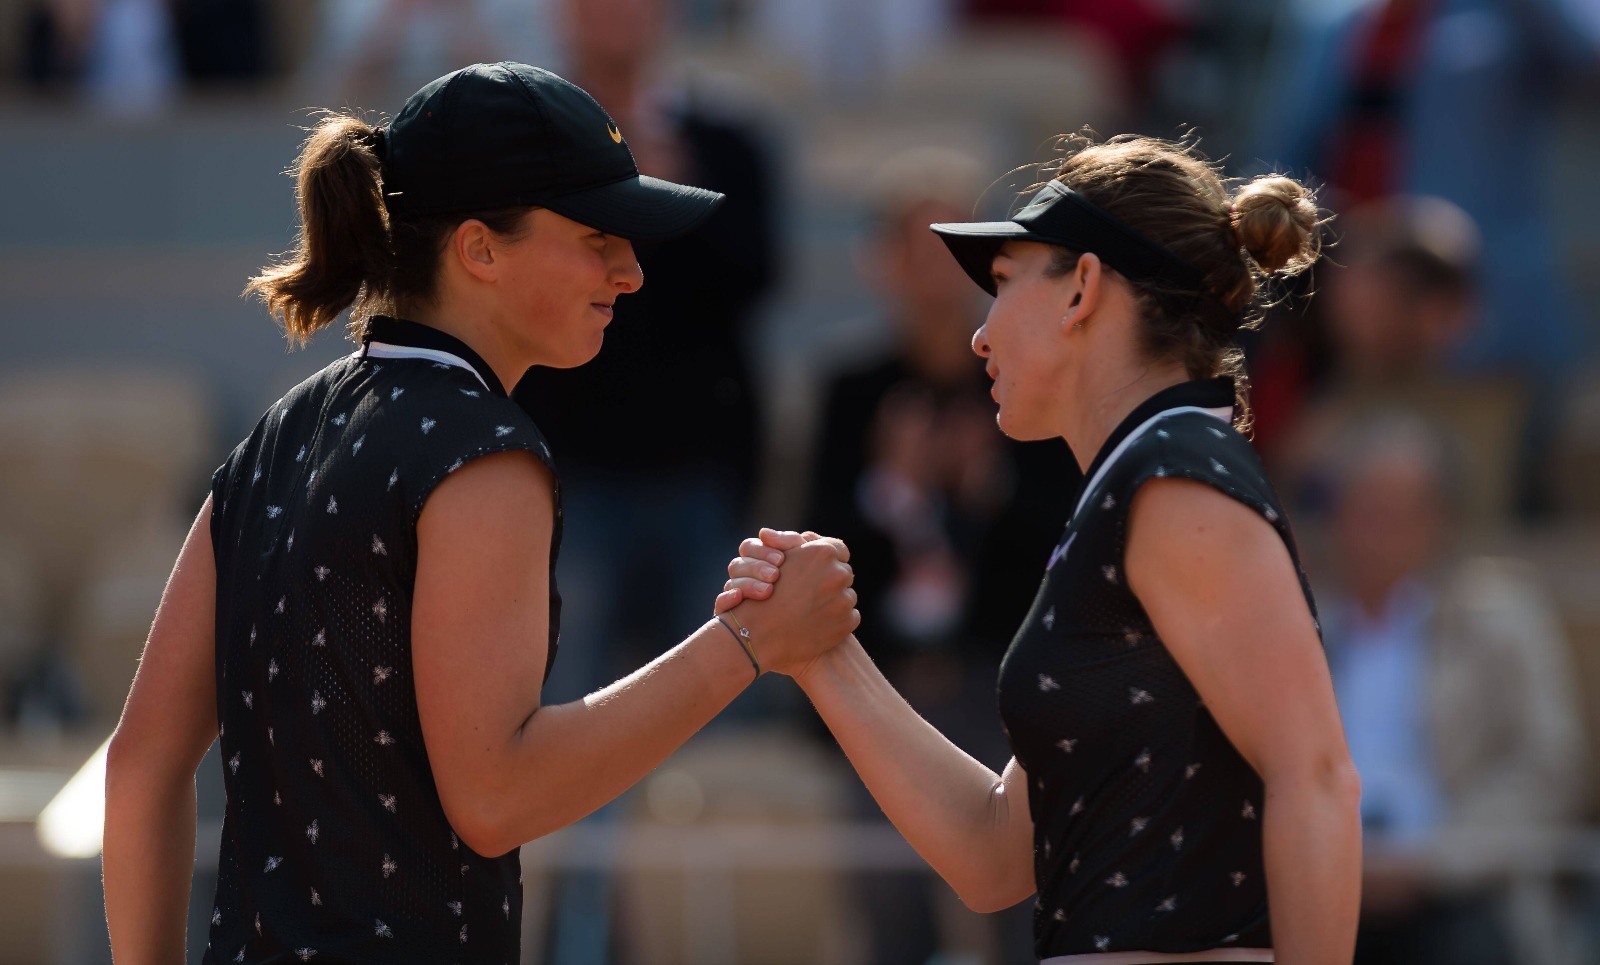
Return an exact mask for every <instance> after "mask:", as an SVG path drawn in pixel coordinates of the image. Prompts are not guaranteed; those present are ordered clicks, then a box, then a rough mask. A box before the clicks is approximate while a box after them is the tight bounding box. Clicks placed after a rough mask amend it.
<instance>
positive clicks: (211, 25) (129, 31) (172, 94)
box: [23, 0, 270, 116]
mask: <svg viewBox="0 0 1600 965" xmlns="http://www.w3.org/2000/svg"><path fill="white" fill-rule="evenodd" d="M267 20H268V18H267V9H266V6H265V3H264V0H34V2H33V3H32V4H31V5H30V6H29V9H28V11H27V13H26V14H25V15H24V18H23V30H24V33H25V37H24V41H23V73H24V76H25V77H26V78H27V79H28V81H29V82H30V83H32V84H34V85H35V86H36V87H39V88H43V89H50V88H59V87H64V86H69V85H78V84H81V85H82V88H83V93H84V95H85V96H86V97H87V99H88V101H89V103H90V104H91V105H92V106H94V107H96V108H97V109H100V110H102V111H105V112H107V113H111V114H117V115H123V116H144V115H151V114H158V113H160V112H162V111H164V110H166V109H167V108H168V107H170V106H171V105H172V104H173V103H174V102H175V101H176V99H177V97H178V95H179V93H180V92H181V87H182V85H183V84H184V83H185V82H187V83H190V84H210V83H215V82H218V81H234V82H237V81H254V80H259V79H261V78H263V77H265V76H266V74H267V70H268V66H269V47H270V37H269V33H268V22H267Z"/></svg>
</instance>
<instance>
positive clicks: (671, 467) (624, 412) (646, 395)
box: [515, 0, 776, 706]
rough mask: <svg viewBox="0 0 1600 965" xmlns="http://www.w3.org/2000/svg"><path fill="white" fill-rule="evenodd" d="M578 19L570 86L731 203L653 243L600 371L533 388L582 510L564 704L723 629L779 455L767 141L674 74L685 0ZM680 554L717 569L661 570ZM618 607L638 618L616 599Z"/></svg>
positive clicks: (640, 1)
mask: <svg viewBox="0 0 1600 965" xmlns="http://www.w3.org/2000/svg"><path fill="white" fill-rule="evenodd" d="M562 13H563V15H564V16H565V19H566V23H567V27H568V40H569V43H570V51H569V57H568V59H569V63H570V67H569V68H568V70H567V72H566V76H567V77H570V78H571V79H572V81H573V82H574V83H576V84H579V85H580V86H582V87H583V88H584V89H585V90H587V91H589V92H591V93H592V94H594V96H595V99H596V100H598V101H599V102H600V103H601V104H603V105H605V108H606V110H607V111H609V112H610V114H611V116H612V117H613V118H614V119H615V120H616V122H617V126H618V128H619V129H620V130H621V132H622V136H623V137H624V138H626V139H627V142H628V146H629V147H630V148H631V149H632V150H633V153H634V156H635V158H637V160H638V164H639V170H640V171H641V172H642V173H644V174H646V175H655V176H659V177H663V178H669V179H675V178H687V179H689V180H691V181H693V182H694V183H695V184H702V185H704V186H706V187H708V188H713V189H715V190H718V191H722V192H724V193H726V194H727V200H726V201H725V202H723V205H722V207H721V208H720V209H719V210H718V212H717V213H716V214H715V215H713V216H712V218H711V220H710V221H709V222H707V224H706V225H705V226H704V227H703V228H701V229H699V230H698V231H696V232H695V233H694V234H692V235H690V236H689V237H687V238H682V239H678V240H676V241H673V242H671V243H669V244H665V245H659V246H653V245H639V246H636V249H635V250H636V252H637V254H638V257H639V264H640V265H641V267H642V268H643V269H644V277H645V284H644V286H643V287H642V288H641V289H640V290H639V291H638V292H637V293H635V294H632V295H629V296H627V297H625V298H622V299H620V300H619V301H618V302H617V304H616V314H615V316H614V318H613V321H612V323H611V329H610V331H609V332H608V334H607V337H606V340H605V345H604V347H603V348H601V350H600V354H599V356H598V357H596V358H595V360H594V361H592V362H590V363H589V364H587V365H585V366H583V367H581V368H578V369H570V370H560V371H558V370H554V369H534V370H532V371H530V372H529V373H528V375H527V377H525V378H524V379H523V380H522V383H521V384H520V385H519V386H518V387H517V389H516V392H515V395H516V397H517V399H518V400H519V401H520V402H521V403H522V404H523V405H524V406H526V407H527V408H528V410H529V411H530V412H532V413H533V415H534V418H535V419H536V420H537V421H538V423H539V426H540V428H542V429H543V430H544V432H545V434H546V436H548V438H549V440H550V445H551V448H552V449H554V450H555V453H556V458H557V459H558V460H560V463H561V469H562V480H563V485H564V489H565V492H564V497H565V499H566V507H567V521H566V532H565V536H564V537H563V541H562V551H561V587H562V591H563V593H564V594H566V595H567V598H568V600H569V601H571V602H569V605H568V609H567V611H566V612H568V613H570V614H572V615H573V616H574V621H573V622H570V623H568V624H566V626H564V628H563V630H564V633H563V637H564V639H565V640H567V641H569V645H568V646H567V647H565V648H563V650H562V659H561V660H560V661H557V663H556V667H555V671H554V673H553V674H552V676H551V679H550V682H549V684H548V685H547V688H546V699H547V700H561V699H572V698H574V697H577V696H580V695H581V694H583V693H586V692H587V691H588V689H590V688H593V687H595V686H598V685H599V684H601V683H604V682H605V681H606V680H610V679H613V678H614V677H615V676H616V674H614V673H612V669H619V670H625V669H626V668H623V667H622V665H621V662H626V661H629V660H637V659H639V658H640V657H641V656H645V654H641V653H637V652H635V653H633V654H632V655H627V653H628V651H630V650H637V649H638V648H639V647H644V648H648V649H649V653H648V655H649V656H653V655H654V654H655V653H656V652H657V651H658V650H660V649H662V648H664V647H665V646H666V645H667V644H669V643H672V642H675V641H676V640H678V639H679V637H680V636H681V635H682V634H685V633H687V632H689V631H690V630H691V629H693V628H694V627H695V626H697V625H699V624H700V623H701V622H703V621H704V620H705V618H706V616H707V614H706V613H705V611H704V609H703V606H704V604H703V600H704V593H705V590H706V588H707V587H712V588H715V587H717V586H719V585H721V583H722V582H723V580H725V579H726V578H727V575H726V566H727V562H728V559H729V558H730V556H731V554H732V553H733V551H734V550H736V549H737V548H738V544H739V539H740V537H741V536H742V535H745V534H744V533H743V528H744V527H745V525H746V507H747V495H748V493H749V492H750V489H751V486H752V483H753V473H754V470H755V468H756V466H757V464H758V462H759V458H760V453H761V440H760V426H761V424H762V421H761V418H760V414H759V413H758V411H757V404H758V402H759V397H758V396H757V394H756V393H755V392H754V390H753V389H752V387H751V385H750V375H749V361H748V358H749V329H750V325H751V324H752V322H753V320H754V312H755V310H756V307H757V306H758V304H759V301H760V298H761V296H762V295H763V294H764V293H765V292H766V291H767V290H768V288H769V286H770V284H771V282H772V278H773V272H774V268H775V262H776V250H775V249H776V241H775V232H774V224H773V215H772V210H771V207H772V188H771V182H772V174H771V168H770V164H769V162H768V160H767V158H766V156H765V154H764V151H763V147H762V144H761V139H760V134H759V132H758V131H757V130H756V128H755V126H754V125H753V123H752V122H751V121H750V120H749V119H746V118H745V117H742V116H741V115H740V113H739V112H738V111H737V110H735V109H734V108H733V107H732V106H730V105H728V104H725V103H719V102H716V101H714V100H713V99H712V98H710V97H709V96H707V95H706V92H704V91H701V90H698V89H696V88H694V87H692V86H691V85H690V84H689V83H688V82H687V81H686V80H685V79H684V78H682V77H681V76H677V75H674V74H673V73H672V71H671V65H669V64H666V63H663V62H662V59H661V50H662V45H663V43H664V41H665V39H666V32H667V27H668V24H669V18H670V16H671V14H672V6H671V4H670V3H669V2H668V0H568V2H567V3H566V4H565V5H564V6H563V8H562ZM668 541H670V542H671V543H672V544H673V545H674V546H676V547H677V549H676V550H675V551H674V555H675V556H676V557H677V558H679V559H694V558H698V559H699V560H700V563H699V564H698V565H688V566H683V567H680V568H677V569H675V570H672V571H670V572H669V571H664V570H662V569H661V568H660V567H658V566H655V565H653V564H652V563H651V562H650V561H651V560H652V559H654V558H656V556H655V552H654V547H657V546H660V545H662V544H663V543H665V542H668ZM621 546H627V547H629V550H628V552H627V555H626V559H628V560H633V561H638V565H637V566H635V567H634V568H633V569H632V570H631V571H629V572H622V573H619V572H617V565H616V552H617V548H618V547H621ZM686 547H692V549H686ZM619 581H620V582H619ZM616 599H626V600H628V601H629V602H630V605H629V606H628V607H627V608H625V609H624V608H621V607H617V606H615V605H614V604H613V603H608V602H606V601H608V600H610V601H614V600H616ZM585 601H590V602H585ZM625 618H627V619H626V620H625ZM630 621H631V622H630ZM619 661H620V662H619ZM608 668H610V669H608ZM607 674H610V675H611V676H607ZM736 706H738V705H736Z"/></svg>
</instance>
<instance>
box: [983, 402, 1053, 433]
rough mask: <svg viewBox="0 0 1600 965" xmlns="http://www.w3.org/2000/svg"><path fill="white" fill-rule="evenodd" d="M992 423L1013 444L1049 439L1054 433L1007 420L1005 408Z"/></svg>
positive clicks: (1002, 408)
mask: <svg viewBox="0 0 1600 965" xmlns="http://www.w3.org/2000/svg"><path fill="white" fill-rule="evenodd" d="M994 423H995V425H996V426H998V427H999V428H1000V434H1001V435H1003V436H1005V437H1006V438H1007V439H1010V440H1012V441H1014V442H1038V441H1039V440H1041V439H1050V438H1053V437H1054V436H1055V433H1053V432H1049V431H1045V430H1041V429H1039V428H1037V427H1034V426H1028V425H1026V424H1022V423H1021V422H1020V420H1018V419H1015V418H1009V417H1008V416H1007V413H1006V410H1005V407H1004V406H1002V407H1001V408H1000V412H999V413H998V414H997V415H996V416H995V417H994Z"/></svg>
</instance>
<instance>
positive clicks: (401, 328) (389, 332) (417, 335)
mask: <svg viewBox="0 0 1600 965" xmlns="http://www.w3.org/2000/svg"><path fill="white" fill-rule="evenodd" d="M374 342H378V343H382V344H383V345H385V346H389V347H392V348H412V349H422V350H424V351H427V352H442V353H444V354H445V355H447V356H451V358H441V359H437V360H436V361H440V362H445V363H446V364H450V363H452V362H454V363H458V364H461V365H462V366H463V367H465V368H467V369H469V370H470V371H471V372H472V373H473V374H475V375H476V376H477V377H478V381H480V382H482V383H483V385H484V388H486V389H488V390H489V391H490V392H491V393H493V394H494V395H497V396H499V397H500V398H502V399H503V398H505V397H506V390H505V386H503V385H501V384H500V378H499V376H497V375H495V374H494V369H491V368H490V367H489V363H487V362H485V361H484V360H483V356H481V355H479V354H478V353H477V352H474V351H473V350H472V348H471V347H470V346H468V345H467V343H466V342H463V341H461V339H459V338H456V337H455V336H454V335H447V334H445V333H444V332H441V331H439V330H438V329H437V328H434V327H433V326H431V325H424V324H422V323H421V322H412V321H407V320H406V319H403V318H393V317H391V316H388V315H374V316H373V317H371V318H369V319H367V330H366V333H365V334H363V335H362V336H361V356H362V358H366V357H367V356H368V355H369V354H374V355H375V353H374V348H375V346H374V345H373V343H374ZM424 357H427V356H424Z"/></svg>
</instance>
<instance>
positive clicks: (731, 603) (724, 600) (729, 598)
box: [711, 589, 744, 616]
mask: <svg viewBox="0 0 1600 965" xmlns="http://www.w3.org/2000/svg"><path fill="white" fill-rule="evenodd" d="M742 602H744V594H743V593H742V592H741V591H739V590H737V589H732V590H723V591H722V592H721V593H718V594H717V600H716V602H715V603H713V604H711V614H712V615H713V616H715V615H717V614H719V613H727V612H728V611H729V610H731V609H733V608H734V607H736V606H738V605H739V604H740V603H742Z"/></svg>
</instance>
